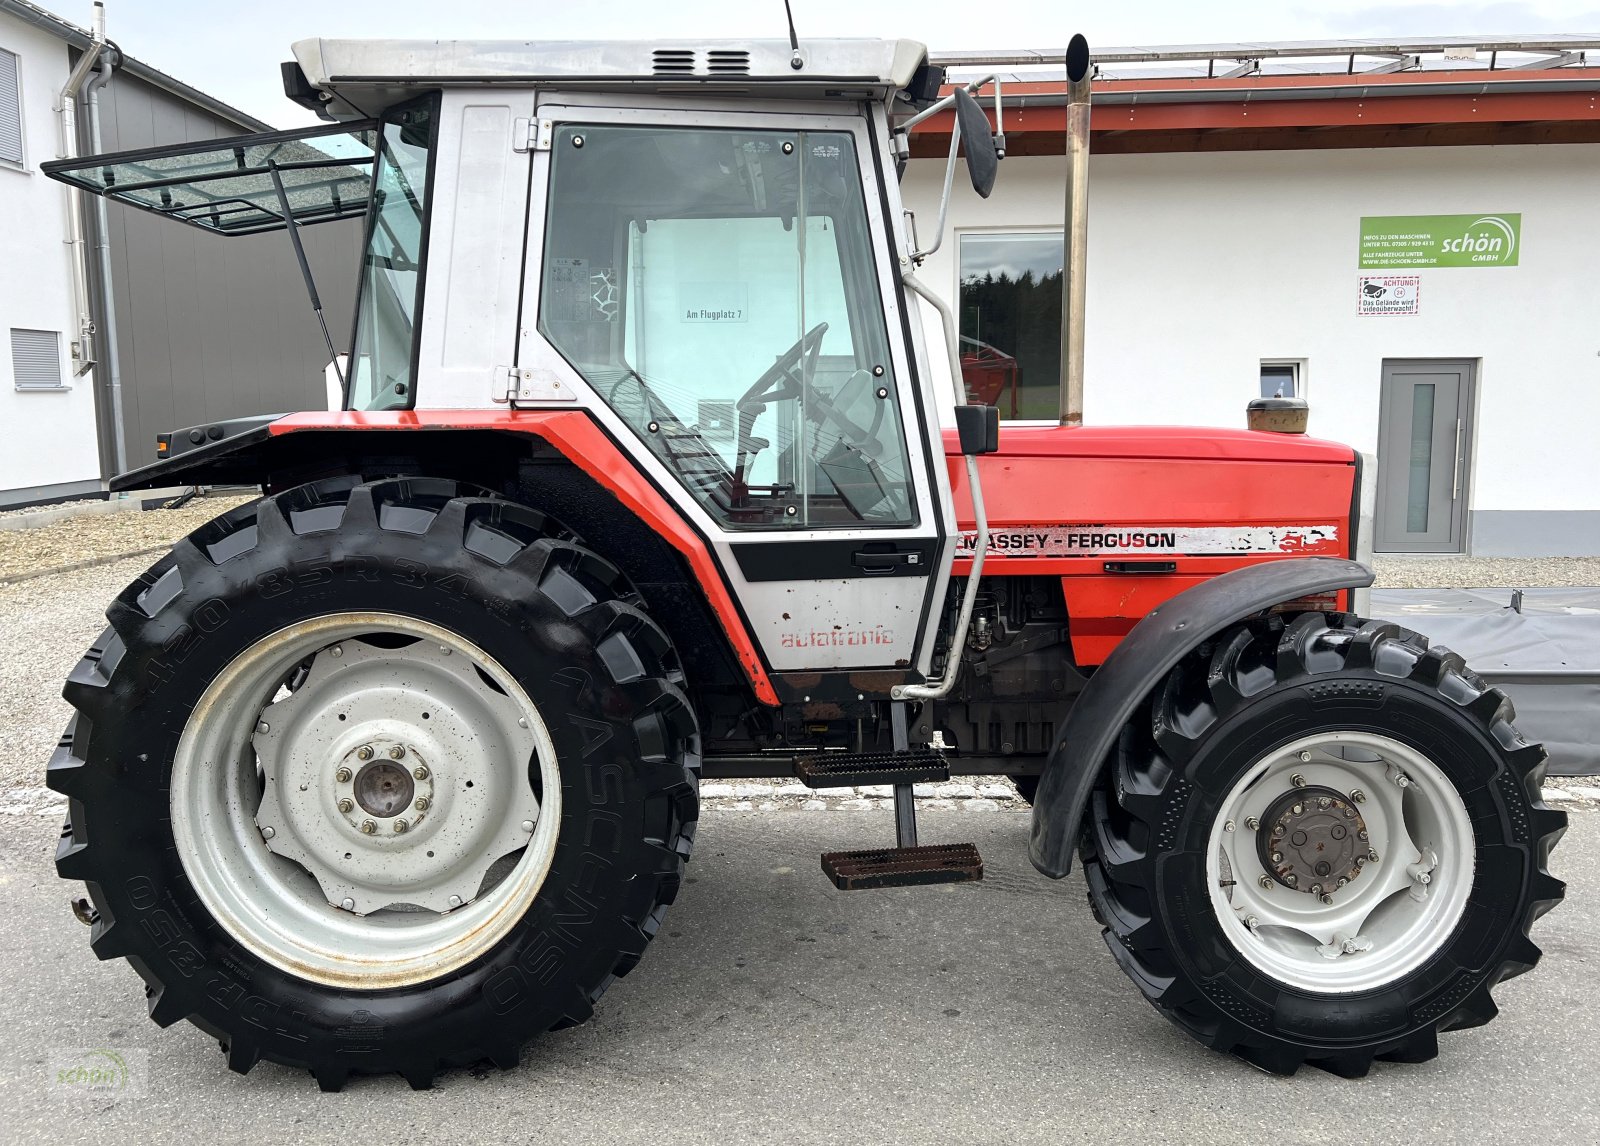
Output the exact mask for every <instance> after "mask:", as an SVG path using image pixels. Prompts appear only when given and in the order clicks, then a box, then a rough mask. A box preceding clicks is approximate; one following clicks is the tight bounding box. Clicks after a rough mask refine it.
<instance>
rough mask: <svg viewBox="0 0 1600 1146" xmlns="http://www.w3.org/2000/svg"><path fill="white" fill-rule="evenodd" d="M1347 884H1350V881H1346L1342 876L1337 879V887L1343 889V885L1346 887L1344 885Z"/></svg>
mask: <svg viewBox="0 0 1600 1146" xmlns="http://www.w3.org/2000/svg"><path fill="white" fill-rule="evenodd" d="M1349 882H1350V881H1349V880H1348V879H1346V878H1345V877H1344V876H1342V875H1341V876H1340V877H1339V886H1340V887H1344V886H1345V885H1346V884H1347V883H1349Z"/></svg>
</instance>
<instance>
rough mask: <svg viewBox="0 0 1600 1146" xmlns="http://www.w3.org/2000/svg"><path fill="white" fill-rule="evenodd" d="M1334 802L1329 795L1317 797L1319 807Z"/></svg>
mask: <svg viewBox="0 0 1600 1146" xmlns="http://www.w3.org/2000/svg"><path fill="white" fill-rule="evenodd" d="M1332 803H1333V801H1332V800H1330V799H1328V797H1326V796H1319V797H1317V807H1319V808H1326V807H1328V806H1329V805H1330V804H1332Z"/></svg>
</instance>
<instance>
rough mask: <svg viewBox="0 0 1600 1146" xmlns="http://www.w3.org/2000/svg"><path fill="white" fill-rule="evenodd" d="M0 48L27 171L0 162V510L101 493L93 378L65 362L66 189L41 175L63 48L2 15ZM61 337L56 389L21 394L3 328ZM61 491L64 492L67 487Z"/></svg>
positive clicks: (69, 329) (69, 324)
mask: <svg viewBox="0 0 1600 1146" xmlns="http://www.w3.org/2000/svg"><path fill="white" fill-rule="evenodd" d="M0 48H4V49H6V50H7V51H10V52H14V53H16V55H17V56H18V68H19V71H20V73H21V87H22V116H23V125H22V130H23V149H24V155H25V160H26V165H27V169H26V170H23V171H19V170H17V169H16V168H13V167H11V166H10V165H7V164H0V221H3V222H0V503H4V502H8V501H9V502H20V501H24V500H28V499H29V498H30V497H31V496H36V497H39V498H45V497H49V496H51V495H52V494H54V495H58V496H59V495H60V494H62V493H66V492H82V491H83V490H87V489H99V488H100V484H99V477H100V462H99V453H98V446H97V443H96V438H95V410H94V386H93V377H94V375H93V373H92V372H91V373H89V374H85V375H84V376H83V377H81V378H75V377H73V374H72V363H71V359H70V357H69V354H70V346H71V341H72V335H73V332H74V330H75V328H76V325H77V320H76V318H75V308H74V304H73V299H72V279H71V271H70V266H69V264H68V262H67V248H66V246H65V239H66V225H67V215H66V206H65V193H66V188H65V187H63V186H62V185H61V184H60V183H57V182H55V181H54V180H51V179H48V178H46V177H45V176H44V175H42V174H40V172H39V164H40V163H42V162H44V161H46V160H49V159H54V158H55V157H56V146H57V140H58V138H59V137H58V134H57V128H56V119H55V113H54V111H53V110H52V108H53V106H54V103H55V98H56V94H57V93H58V92H60V90H61V85H62V84H64V83H65V82H66V80H67V47H66V45H65V44H64V43H62V42H61V41H60V40H58V39H56V38H55V37H54V36H51V35H49V34H47V33H45V32H43V31H40V30H39V29H37V28H34V27H32V26H30V25H28V24H25V23H23V22H22V21H20V20H17V19H15V18H14V17H10V16H3V15H0ZM14 327H21V328H27V329H33V330H53V331H59V332H60V334H61V338H60V345H61V376H62V381H63V383H64V388H63V389H61V390H54V391H35V390H30V391H26V392H24V391H20V390H18V389H17V388H16V385H15V380H14V378H13V371H12V366H11V330H12V328H14ZM61 487H67V488H65V489H63V488H61Z"/></svg>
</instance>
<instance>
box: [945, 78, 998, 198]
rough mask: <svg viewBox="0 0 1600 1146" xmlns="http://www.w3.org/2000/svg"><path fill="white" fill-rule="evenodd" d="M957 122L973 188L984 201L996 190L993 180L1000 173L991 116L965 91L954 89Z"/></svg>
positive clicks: (963, 89)
mask: <svg viewBox="0 0 1600 1146" xmlns="http://www.w3.org/2000/svg"><path fill="white" fill-rule="evenodd" d="M955 97H956V122H957V123H958V124H960V125H961V141H962V142H963V143H964V144H966V147H967V174H968V175H970V176H971V177H972V189H973V190H974V191H976V192H977V193H978V195H979V196H980V197H982V198H984V199H987V198H988V197H989V192H991V191H993V190H994V177H995V175H996V174H997V173H998V172H999V170H1000V155H999V153H998V152H996V151H995V148H994V134H993V131H994V129H993V128H991V127H990V126H989V117H988V116H987V115H985V114H984V113H983V109H982V108H981V107H979V106H978V101H977V100H975V99H973V98H972V95H971V93H969V92H968V91H967V90H966V89H965V88H957V89H956V90H955Z"/></svg>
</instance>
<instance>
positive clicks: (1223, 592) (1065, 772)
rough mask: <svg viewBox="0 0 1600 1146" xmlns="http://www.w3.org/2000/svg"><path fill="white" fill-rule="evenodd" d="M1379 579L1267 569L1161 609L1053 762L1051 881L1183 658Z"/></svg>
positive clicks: (1323, 568) (1041, 810) (1094, 685)
mask: <svg viewBox="0 0 1600 1146" xmlns="http://www.w3.org/2000/svg"><path fill="white" fill-rule="evenodd" d="M1372 580H1373V575H1372V571H1371V570H1370V569H1368V568H1367V567H1366V566H1365V565H1361V564H1359V563H1357V562H1355V561H1347V560H1344V559H1342V558H1332V557H1307V558H1292V559H1289V560H1283V561H1266V562H1262V563H1261V564H1259V565H1250V566H1247V567H1245V568H1243V569H1235V570H1233V571H1232V572H1229V573H1223V574H1221V575H1220V576H1217V577H1214V578H1212V579H1211V580H1210V581H1207V582H1205V583H1204V584H1201V585H1196V586H1195V587H1194V588H1192V589H1186V590H1185V591H1184V592H1182V593H1179V594H1178V595H1177V596H1176V597H1173V598H1172V599H1171V600H1169V601H1167V602H1165V603H1164V604H1162V605H1160V606H1159V607H1158V608H1156V609H1153V610H1152V611H1151V612H1150V613H1149V614H1148V615H1147V616H1146V617H1145V618H1144V619H1143V620H1141V621H1140V622H1139V623H1138V624H1137V625H1135V626H1134V627H1133V630H1132V631H1131V632H1130V633H1129V634H1128V635H1127V636H1126V637H1124V638H1123V639H1122V641H1121V643H1119V644H1118V645H1117V647H1116V648H1115V649H1113V650H1112V651H1111V654H1110V655H1109V656H1107V657H1106V659H1105V662H1104V663H1103V664H1102V665H1101V666H1100V667H1099V669H1097V670H1096V671H1095V673H1094V675H1093V676H1091V677H1090V678H1089V683H1088V684H1087V685H1085V687H1084V690H1083V692H1082V693H1081V694H1079V696H1078V699H1077V702H1076V703H1075V704H1073V706H1072V711H1071V712H1070V713H1069V714H1068V716H1067V719H1066V721H1065V722H1064V723H1063V724H1062V727H1061V733H1060V735H1059V736H1057V737H1056V743H1055V747H1054V748H1053V749H1051V752H1050V758H1049V759H1048V760H1047V761H1046V762H1045V766H1044V772H1043V774H1042V775H1041V777H1040V779H1039V790H1038V793H1037V795H1036V797H1035V799H1034V805H1033V831H1032V839H1031V843H1030V847H1029V858H1031V859H1032V860H1033V866H1034V867H1036V868H1038V869H1039V870H1040V871H1041V872H1043V873H1044V874H1045V875H1047V876H1050V877H1051V878H1052V879H1060V878H1061V877H1062V876H1064V875H1066V874H1067V872H1069V871H1070V870H1072V851H1073V848H1074V847H1076V846H1077V842H1078V831H1079V827H1080V825H1081V823H1082V820H1083V812H1084V809H1085V808H1086V807H1087V806H1088V803H1089V794H1090V792H1091V791H1092V790H1093V788H1094V783H1095V779H1096V777H1097V776H1098V775H1099V773H1100V769H1101V768H1102V767H1103V766H1104V765H1105V761H1106V757H1107V754H1108V753H1109V752H1110V751H1111V747H1112V745H1113V744H1115V743H1116V739H1117V735H1118V733H1119V732H1120V731H1121V729H1122V726H1123V725H1124V724H1126V723H1127V722H1128V720H1129V719H1130V718H1131V717H1132V716H1133V714H1134V711H1135V710H1136V709H1137V708H1138V707H1139V702H1140V701H1142V700H1143V699H1144V698H1145V697H1146V696H1148V695H1149V694H1150V690H1151V689H1153V688H1155V686H1156V685H1157V684H1158V683H1160V681H1161V680H1163V679H1164V678H1165V677H1166V675H1167V674H1168V673H1169V672H1171V671H1172V669H1173V667H1174V666H1175V665H1177V663H1178V662H1179V661H1181V660H1182V659H1183V658H1184V657H1186V656H1188V655H1189V654H1190V653H1191V652H1193V651H1194V650H1195V649H1197V648H1198V647H1199V646H1200V645H1201V644H1203V643H1204V642H1205V641H1206V640H1207V639H1208V638H1210V637H1212V636H1214V635H1215V634H1216V633H1217V632H1218V631H1219V630H1221V629H1223V628H1226V627H1227V626H1228V625H1232V624H1236V623H1237V622H1239V621H1242V620H1244V619H1245V618H1246V617H1249V616H1251V615H1252V614H1255V613H1259V612H1261V611H1262V610H1263V609H1270V608H1271V607H1272V606H1274V605H1280V604H1283V603H1284V602H1287V601H1296V600H1299V599H1300V598H1302V597H1311V596H1315V595H1318V594H1322V593H1333V592H1337V591H1339V590H1342V589H1364V588H1366V587H1367V586H1369V585H1371V584H1372Z"/></svg>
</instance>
